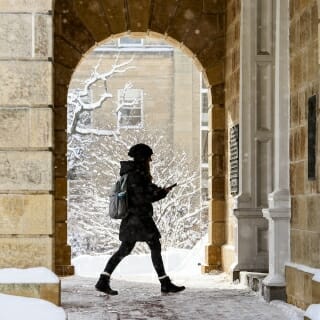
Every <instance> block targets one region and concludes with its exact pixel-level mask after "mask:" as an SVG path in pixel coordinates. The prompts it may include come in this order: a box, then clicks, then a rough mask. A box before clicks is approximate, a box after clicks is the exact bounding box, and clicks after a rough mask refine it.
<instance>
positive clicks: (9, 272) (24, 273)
mask: <svg viewBox="0 0 320 320" xmlns="http://www.w3.org/2000/svg"><path fill="white" fill-rule="evenodd" d="M0 283H59V278H58V277H57V276H56V275H55V274H54V273H53V272H52V271H51V270H49V269H47V268H44V267H38V268H29V269H15V268H5V269H0ZM0 319H2V318H0Z"/></svg>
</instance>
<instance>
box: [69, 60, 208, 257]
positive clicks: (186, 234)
mask: <svg viewBox="0 0 320 320" xmlns="http://www.w3.org/2000/svg"><path fill="white" fill-rule="evenodd" d="M131 61H132V59H131V60H128V61H126V62H123V63H119V62H118V57H117V59H116V62H115V64H114V65H113V66H112V70H110V71H108V72H105V73H99V72H98V67H97V66H96V67H95V68H94V70H93V72H92V74H91V76H90V77H89V79H88V80H87V81H86V82H85V84H84V88H83V89H80V90H76V91H73V92H70V93H69V95H68V177H69V195H68V200H69V201H68V206H69V209H68V210H69V211H68V212H69V216H68V225H69V242H70V244H71V246H72V247H73V254H74V255H79V254H94V253H111V252H113V251H114V249H115V248H116V247H118V245H119V240H118V228H119V221H117V220H113V219H111V218H110V217H109V216H108V204H109V198H108V194H109V193H110V188H111V187H112V185H113V183H114V182H115V181H116V179H117V178H118V176H119V168H120V163H119V162H120V160H126V159H127V158H128V156H127V152H128V149H129V148H130V147H131V146H132V145H134V144H136V143H141V142H143V143H146V144H148V145H150V146H151V147H152V148H153V150H154V153H155V155H154V157H153V158H154V161H153V162H152V176H153V180H154V183H156V184H158V185H159V186H168V185H170V184H172V183H175V182H177V183H178V186H177V187H176V188H174V189H173V191H171V192H170V193H169V194H168V196H167V197H166V198H165V199H163V200H161V201H159V202H157V203H155V204H154V219H155V222H156V224H157V225H158V227H159V229H160V232H161V235H162V244H163V246H164V247H180V248H191V247H193V245H194V244H195V243H196V242H197V241H198V240H199V239H200V238H201V236H202V235H203V233H204V229H205V227H206V226H205V225H204V224H202V219H201V217H202V215H203V212H204V211H206V209H207V208H206V206H204V205H203V204H202V203H201V201H200V189H199V186H200V181H199V180H200V176H199V170H198V168H197V166H195V165H194V164H193V163H192V161H191V159H189V158H188V156H187V155H186V153H184V152H178V151H175V152H173V147H172V146H171V145H170V143H169V142H168V141H166V139H165V136H166V135H165V133H164V132H163V131H161V130H153V131H148V130H146V129H144V128H143V127H140V128H139V129H121V130H120V129H119V128H118V127H117V128H116V129H108V130H104V129H95V128H92V127H90V125H88V122H87V118H88V117H89V114H88V113H89V112H93V110H96V109H97V108H100V107H101V106H102V104H103V102H104V101H105V100H106V99H112V95H111V94H110V93H109V92H108V81H109V80H110V78H111V77H112V76H113V75H114V74H115V73H117V72H125V70H127V69H128V68H130V67H131V66H129V63H130V62H131ZM99 81H102V82H103V86H104V93H103V94H102V95H101V97H100V98H99V100H98V101H93V102H92V103H91V104H90V103H87V102H86V97H87V96H88V94H89V90H90V87H92V86H93V85H94V84H96V83H98V82H99ZM132 87H133V84H131V83H129V82H128V83H125V84H124V86H123V90H122V94H123V95H125V94H126V91H127V89H131V88H132ZM121 101H125V99H120V104H118V105H117V108H116V113H117V116H119V113H120V112H121V108H122V105H121ZM125 103H126V108H128V106H130V105H131V106H133V107H134V106H135V104H136V103H137V101H136V100H135V99H133V100H131V103H130V101H129V102H128V100H127V101H126V102H125ZM145 250H146V247H145V246H143V245H138V246H137V248H136V251H138V252H144V251H145Z"/></svg>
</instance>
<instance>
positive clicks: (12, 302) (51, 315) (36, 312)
mask: <svg viewBox="0 0 320 320" xmlns="http://www.w3.org/2000/svg"><path fill="white" fill-rule="evenodd" d="M17 306H19V307H18V308H17ZM0 319H1V320H21V319H24V320H43V319H46V320H65V319H66V313H65V312H64V310H63V309H62V308H60V307H57V306H56V305H54V304H53V303H51V302H48V301H44V300H41V299H35V298H25V297H17V296H11V295H7V294H1V293H0Z"/></svg>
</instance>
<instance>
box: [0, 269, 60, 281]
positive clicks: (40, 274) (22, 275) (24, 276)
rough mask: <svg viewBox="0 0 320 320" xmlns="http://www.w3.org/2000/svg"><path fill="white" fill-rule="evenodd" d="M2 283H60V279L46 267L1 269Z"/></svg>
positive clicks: (0, 277)
mask: <svg viewBox="0 0 320 320" xmlns="http://www.w3.org/2000/svg"><path fill="white" fill-rule="evenodd" d="M0 283H59V278H58V277H57V276H56V275H55V274H54V273H53V272H52V271H51V270H49V269H47V268H44V267H38V268H28V269H15V268H5V269H0Z"/></svg>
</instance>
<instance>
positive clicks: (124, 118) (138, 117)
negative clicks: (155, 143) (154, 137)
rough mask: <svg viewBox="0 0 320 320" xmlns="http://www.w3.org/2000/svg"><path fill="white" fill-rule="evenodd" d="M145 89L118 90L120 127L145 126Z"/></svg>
mask: <svg viewBox="0 0 320 320" xmlns="http://www.w3.org/2000/svg"><path fill="white" fill-rule="evenodd" d="M142 102H143V91H142V90H140V89H125V90H124V89H121V90H118V112H117V113H118V128H142V127H143V108H142Z"/></svg>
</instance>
